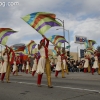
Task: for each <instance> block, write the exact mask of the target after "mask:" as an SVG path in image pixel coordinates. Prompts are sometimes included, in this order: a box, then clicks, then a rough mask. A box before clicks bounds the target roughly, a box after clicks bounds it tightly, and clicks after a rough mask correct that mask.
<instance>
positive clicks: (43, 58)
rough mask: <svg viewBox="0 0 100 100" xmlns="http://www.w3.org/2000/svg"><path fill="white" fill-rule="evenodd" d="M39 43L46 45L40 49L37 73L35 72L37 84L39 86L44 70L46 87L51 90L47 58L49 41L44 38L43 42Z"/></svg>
mask: <svg viewBox="0 0 100 100" xmlns="http://www.w3.org/2000/svg"><path fill="white" fill-rule="evenodd" d="M41 42H44V43H45V42H46V44H45V45H44V46H42V47H41V48H40V59H39V62H38V66H37V71H36V72H37V73H38V80H37V84H38V85H41V79H42V75H43V73H44V69H46V75H47V82H48V87H50V88H52V86H51V68H50V61H49V57H48V46H49V40H47V39H46V38H44V39H43V40H41Z"/></svg>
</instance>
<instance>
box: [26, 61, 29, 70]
mask: <svg viewBox="0 0 100 100" xmlns="http://www.w3.org/2000/svg"><path fill="white" fill-rule="evenodd" d="M28 69H29V62H28V61H27V64H26V70H28Z"/></svg>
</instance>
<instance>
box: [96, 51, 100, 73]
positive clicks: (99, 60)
mask: <svg viewBox="0 0 100 100" xmlns="http://www.w3.org/2000/svg"><path fill="white" fill-rule="evenodd" d="M97 56H98V64H99V68H98V75H100V52H97Z"/></svg>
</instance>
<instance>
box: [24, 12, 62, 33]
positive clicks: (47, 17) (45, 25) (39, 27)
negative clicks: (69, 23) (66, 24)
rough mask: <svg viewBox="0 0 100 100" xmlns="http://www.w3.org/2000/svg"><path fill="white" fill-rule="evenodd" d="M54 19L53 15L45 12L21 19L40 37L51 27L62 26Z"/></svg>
mask: <svg viewBox="0 0 100 100" xmlns="http://www.w3.org/2000/svg"><path fill="white" fill-rule="evenodd" d="M55 18H56V15H55V14H53V13H46V12H36V13H31V14H28V15H26V16H24V17H22V19H23V20H24V21H25V22H26V23H28V24H29V25H30V26H31V27H33V28H34V29H35V30H36V31H37V32H39V33H40V34H42V35H43V34H44V33H45V32H46V31H47V30H49V29H50V28H51V27H54V26H62V25H61V23H59V22H58V21H57V20H56V19H55Z"/></svg>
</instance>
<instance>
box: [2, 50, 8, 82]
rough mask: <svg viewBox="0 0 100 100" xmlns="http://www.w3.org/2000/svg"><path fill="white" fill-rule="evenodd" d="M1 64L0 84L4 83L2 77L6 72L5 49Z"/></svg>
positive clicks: (6, 59)
mask: <svg viewBox="0 0 100 100" xmlns="http://www.w3.org/2000/svg"><path fill="white" fill-rule="evenodd" d="M2 57H3V62H2V63H1V82H4V77H5V74H6V71H7V65H8V55H7V50H6V49H5V51H4V53H3V56H2Z"/></svg>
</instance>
